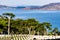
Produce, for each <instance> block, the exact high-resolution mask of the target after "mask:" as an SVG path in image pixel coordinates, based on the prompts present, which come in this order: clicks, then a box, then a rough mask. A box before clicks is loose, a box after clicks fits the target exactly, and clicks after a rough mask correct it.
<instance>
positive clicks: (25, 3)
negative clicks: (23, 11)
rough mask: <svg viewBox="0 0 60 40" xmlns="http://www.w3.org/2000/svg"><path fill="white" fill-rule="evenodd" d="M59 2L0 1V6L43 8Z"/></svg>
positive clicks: (32, 0) (57, 0) (41, 0)
mask: <svg viewBox="0 0 60 40" xmlns="http://www.w3.org/2000/svg"><path fill="white" fill-rule="evenodd" d="M59 2H60V0H44V1H43V0H29V1H28V0H0V5H7V6H30V5H33V6H43V5H46V4H49V3H59Z"/></svg>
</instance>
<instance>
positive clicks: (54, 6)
mask: <svg viewBox="0 0 60 40" xmlns="http://www.w3.org/2000/svg"><path fill="white" fill-rule="evenodd" d="M40 10H60V3H51V4H47V5H44V6H41V7H40Z"/></svg>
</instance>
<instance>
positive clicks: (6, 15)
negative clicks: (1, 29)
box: [3, 13, 15, 35]
mask: <svg viewBox="0 0 60 40" xmlns="http://www.w3.org/2000/svg"><path fill="white" fill-rule="evenodd" d="M3 16H4V17H6V18H8V35H9V34H10V20H11V18H13V17H15V15H14V14H13V13H3Z"/></svg>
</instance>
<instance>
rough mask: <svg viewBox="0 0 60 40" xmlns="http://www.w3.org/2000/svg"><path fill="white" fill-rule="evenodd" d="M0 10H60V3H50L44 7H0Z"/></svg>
mask: <svg viewBox="0 0 60 40" xmlns="http://www.w3.org/2000/svg"><path fill="white" fill-rule="evenodd" d="M0 9H22V10H60V3H50V4H47V5H43V6H17V7H10V6H5V5H0Z"/></svg>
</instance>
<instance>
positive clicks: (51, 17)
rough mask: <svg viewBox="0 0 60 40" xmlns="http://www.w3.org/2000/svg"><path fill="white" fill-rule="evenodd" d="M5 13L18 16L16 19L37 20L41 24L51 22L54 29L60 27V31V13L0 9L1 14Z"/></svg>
mask: <svg viewBox="0 0 60 40" xmlns="http://www.w3.org/2000/svg"><path fill="white" fill-rule="evenodd" d="M5 12H12V13H14V14H15V15H16V17H15V18H21V19H28V18H35V19H36V20H38V21H39V22H50V23H51V24H52V27H53V28H54V27H58V28H59V30H60V11H41V10H19V9H16V10H14V9H11V10H8V9H7V10H3V9H0V14H2V13H5Z"/></svg>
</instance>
